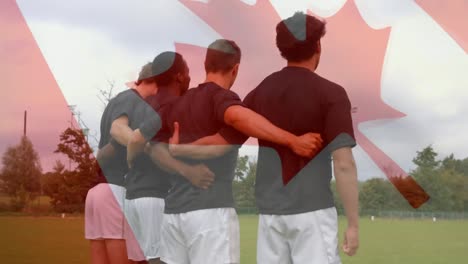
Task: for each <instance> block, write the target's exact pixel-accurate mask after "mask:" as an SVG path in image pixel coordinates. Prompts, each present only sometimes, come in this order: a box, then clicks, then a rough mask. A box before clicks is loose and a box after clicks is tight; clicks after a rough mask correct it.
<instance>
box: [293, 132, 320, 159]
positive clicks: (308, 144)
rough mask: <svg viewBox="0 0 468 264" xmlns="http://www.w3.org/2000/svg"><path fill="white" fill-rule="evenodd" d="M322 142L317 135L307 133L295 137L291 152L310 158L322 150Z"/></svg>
mask: <svg viewBox="0 0 468 264" xmlns="http://www.w3.org/2000/svg"><path fill="white" fill-rule="evenodd" d="M322 144H323V140H322V137H321V136H320V134H318V133H307V134H304V135H302V136H299V137H296V138H295V140H294V141H293V143H292V145H291V149H292V151H294V153H296V154H297V155H299V156H302V157H306V158H312V157H314V156H315V155H316V154H317V153H318V152H319V151H320V149H321V148H322Z"/></svg>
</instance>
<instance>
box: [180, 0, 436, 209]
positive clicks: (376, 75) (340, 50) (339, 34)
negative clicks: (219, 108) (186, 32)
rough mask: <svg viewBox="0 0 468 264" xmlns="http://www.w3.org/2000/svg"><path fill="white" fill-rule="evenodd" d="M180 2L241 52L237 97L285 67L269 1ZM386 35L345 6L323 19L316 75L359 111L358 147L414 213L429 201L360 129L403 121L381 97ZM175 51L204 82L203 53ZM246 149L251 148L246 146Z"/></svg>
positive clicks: (184, 46)
mask: <svg viewBox="0 0 468 264" xmlns="http://www.w3.org/2000/svg"><path fill="white" fill-rule="evenodd" d="M181 2H182V3H183V4H184V5H185V6H187V7H188V8H189V9H191V10H192V11H193V12H194V13H195V14H197V15H198V16H199V17H200V18H202V19H203V20H204V21H205V22H206V23H207V24H208V25H210V26H211V27H212V28H213V29H214V30H215V31H217V32H218V33H219V34H220V35H222V36H223V37H224V38H227V39H233V40H235V41H236V42H237V43H238V44H239V46H240V47H241V49H242V52H243V57H242V63H241V67H240V72H239V77H238V80H237V81H236V83H235V86H234V87H233V90H234V91H236V92H237V93H238V94H239V95H240V96H241V97H242V96H245V95H246V94H247V93H248V92H249V91H251V90H252V89H253V88H255V87H256V85H258V84H259V83H260V82H261V81H262V80H263V79H264V78H265V77H266V76H268V75H269V74H271V73H272V72H275V71H278V70H280V69H281V68H282V67H283V66H285V61H284V60H283V59H281V57H280V56H279V51H278V50H277V48H276V46H275V27H276V24H277V23H278V22H279V21H280V20H281V19H280V17H279V15H278V14H277V13H276V11H275V9H274V8H273V6H272V5H271V4H270V2H269V1H257V3H256V4H255V5H252V6H251V5H247V4H245V3H242V2H241V1H239V0H211V1H210V2H209V3H200V2H194V1H188V0H182V1H181ZM389 33H390V29H384V30H373V29H371V28H370V27H369V26H368V25H367V24H366V23H365V22H364V21H363V20H362V18H361V16H360V14H359V12H358V10H357V8H356V6H355V4H354V2H352V1H348V2H347V3H346V4H345V5H344V7H343V8H342V9H341V10H340V11H339V12H338V13H337V14H336V15H334V16H333V17H331V18H329V19H328V20H327V35H326V36H325V38H324V39H323V40H322V57H321V63H320V65H319V68H318V73H319V74H320V75H322V76H324V77H326V78H328V79H330V80H333V81H334V82H337V83H338V84H340V85H342V86H343V87H345V89H346V90H347V92H348V95H349V97H350V100H351V102H352V104H353V106H354V107H357V108H358V109H359V110H358V111H357V112H356V113H355V116H354V128H355V133H356V140H357V142H358V143H359V145H360V146H361V147H362V148H363V149H364V151H366V153H367V154H368V155H369V156H370V157H371V159H372V160H373V161H374V162H375V163H376V164H377V166H378V167H379V168H380V169H382V171H384V173H385V174H386V176H387V177H388V179H389V180H390V181H391V182H392V183H393V184H394V185H395V187H396V188H397V189H398V190H399V192H400V193H401V194H402V195H403V196H404V197H405V198H406V199H407V200H408V202H409V203H410V204H411V205H412V206H413V207H415V208H417V207H419V206H421V205H422V204H423V203H424V202H426V201H427V200H428V199H429V196H428V195H427V194H426V193H425V192H424V190H423V189H422V188H421V187H420V186H419V185H418V184H417V183H416V182H415V181H414V180H413V179H412V178H411V177H410V176H408V175H407V173H406V172H405V171H404V170H403V169H402V168H401V167H400V166H399V165H398V164H397V163H396V162H394V161H393V160H392V159H391V158H390V157H389V156H388V155H386V154H385V153H384V152H383V151H382V150H380V149H379V148H378V147H377V146H376V145H375V144H373V143H372V142H371V141H370V140H369V139H368V138H367V137H366V136H365V135H364V134H363V133H362V132H361V131H360V130H359V128H358V125H359V124H360V123H363V122H367V121H373V120H379V119H395V118H401V117H403V116H404V114H403V113H401V112H399V111H397V110H395V109H393V108H392V107H391V106H389V105H387V104H386V103H385V102H384V101H383V100H382V97H381V85H380V82H381V75H382V65H383V62H384V57H385V51H386V48H387V42H388V38H389ZM176 49H177V50H178V51H179V52H181V53H182V54H184V56H186V58H187V61H188V64H189V67H190V69H191V72H192V77H193V80H194V81H196V82H201V81H203V76H204V69H203V68H202V65H203V60H204V55H205V53H206V50H205V49H206V48H204V47H199V46H193V45H189V44H180V43H176ZM390 137H391V136H390ZM248 144H255V143H254V142H252V141H249V142H248ZM283 177H284V175H283ZM401 179H405V180H401Z"/></svg>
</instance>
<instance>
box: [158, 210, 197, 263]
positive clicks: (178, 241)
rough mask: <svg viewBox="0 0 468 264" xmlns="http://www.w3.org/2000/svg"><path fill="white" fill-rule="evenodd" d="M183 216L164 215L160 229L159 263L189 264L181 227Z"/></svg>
mask: <svg viewBox="0 0 468 264" xmlns="http://www.w3.org/2000/svg"><path fill="white" fill-rule="evenodd" d="M181 215H183V214H164V216H163V224H162V227H161V250H160V253H161V260H160V261H161V263H167V264H189V263H190V261H189V258H188V250H187V245H186V239H185V234H184V233H183V227H182V226H181V225H180V219H181Z"/></svg>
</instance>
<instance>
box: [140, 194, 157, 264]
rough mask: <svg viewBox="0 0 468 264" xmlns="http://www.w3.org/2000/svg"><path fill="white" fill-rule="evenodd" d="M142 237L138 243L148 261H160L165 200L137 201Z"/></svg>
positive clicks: (143, 199)
mask: <svg viewBox="0 0 468 264" xmlns="http://www.w3.org/2000/svg"><path fill="white" fill-rule="evenodd" d="M135 202H136V207H135V208H136V214H137V215H138V225H139V228H140V237H139V238H138V241H139V243H140V246H141V249H142V250H143V253H144V254H145V257H146V259H147V260H153V259H159V258H160V257H161V255H160V246H161V226H162V221H163V214H164V200H163V199H159V198H153V197H144V198H138V199H135Z"/></svg>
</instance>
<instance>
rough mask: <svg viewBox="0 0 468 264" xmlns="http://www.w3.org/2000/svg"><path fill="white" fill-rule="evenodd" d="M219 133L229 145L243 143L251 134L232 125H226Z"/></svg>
mask: <svg viewBox="0 0 468 264" xmlns="http://www.w3.org/2000/svg"><path fill="white" fill-rule="evenodd" d="M218 133H219V134H220V135H221V136H222V137H223V138H224V139H225V140H226V141H227V142H228V143H229V145H239V146H241V145H243V144H244V143H245V142H246V141H247V139H249V136H247V135H245V134H244V133H242V132H240V131H238V130H236V129H235V128H233V127H232V126H228V125H225V126H224V127H222V128H221V129H220V130H219V131H218Z"/></svg>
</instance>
